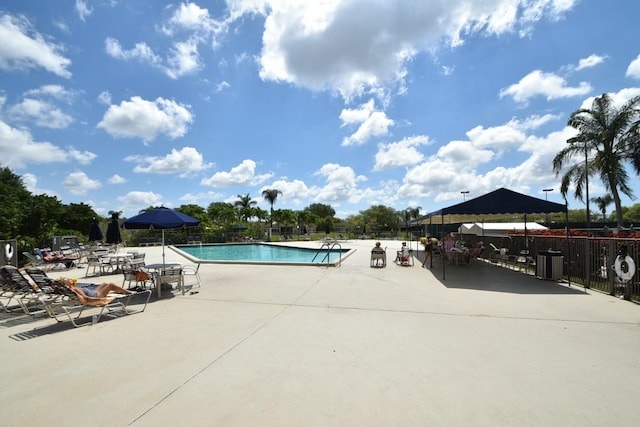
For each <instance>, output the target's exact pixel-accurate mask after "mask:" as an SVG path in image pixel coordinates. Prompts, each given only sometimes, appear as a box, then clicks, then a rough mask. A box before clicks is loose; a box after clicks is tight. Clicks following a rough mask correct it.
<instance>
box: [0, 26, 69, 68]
mask: <svg viewBox="0 0 640 427" xmlns="http://www.w3.org/2000/svg"><path fill="white" fill-rule="evenodd" d="M0 40H2V43H0V70H5V71H10V70H28V69H32V68H39V67H41V68H44V69H45V70H47V71H49V72H52V73H54V74H55V75H57V76H60V77H64V78H69V77H71V72H69V70H68V67H69V66H70V65H71V60H70V59H68V58H66V57H64V56H63V55H62V52H63V51H64V49H63V47H62V46H60V45H56V44H54V43H51V42H50V41H49V37H47V36H43V35H41V34H40V33H37V32H35V31H33V29H32V27H31V23H30V22H29V21H28V20H27V19H26V18H24V17H21V16H18V17H16V16H11V15H8V14H5V15H2V16H0Z"/></svg>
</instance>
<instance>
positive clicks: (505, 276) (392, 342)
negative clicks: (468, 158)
mask: <svg viewBox="0 0 640 427" xmlns="http://www.w3.org/2000/svg"><path fill="white" fill-rule="evenodd" d="M373 243H374V242H373V241H371V240H369V241H350V242H349V241H347V242H342V245H343V247H353V248H356V249H357V251H356V252H355V253H354V254H353V255H352V256H350V257H349V258H348V259H347V260H345V262H344V263H343V264H342V266H341V267H292V266H269V265H267V266H262V265H251V266H245V265H242V266H241V265H230V264H206V265H202V266H201V269H200V274H201V276H202V281H203V283H202V286H201V287H200V288H194V289H193V290H194V291H198V293H195V294H191V293H187V294H186V295H182V294H180V293H171V292H165V294H164V295H163V298H162V299H160V300H156V299H152V301H151V302H150V303H149V306H148V307H147V310H146V311H145V312H144V313H141V314H135V315H131V316H125V317H119V318H116V319H106V320H103V321H101V322H99V323H98V324H96V325H88V326H85V327H81V328H77V329H75V328H73V327H72V326H71V325H69V324H68V322H65V323H62V324H56V323H55V322H54V321H53V320H52V319H50V318H48V317H37V318H33V317H26V316H19V315H10V314H5V313H3V314H1V315H0V353H1V354H2V362H1V363H0V378H2V386H1V387H0V408H1V409H2V419H3V421H2V424H3V425H7V426H9V425H10V426H29V425H41V424H43V423H46V424H53V425H65V426H102V425H104V426H126V425H135V426H159V425H198V426H200V425H202V426H257V425H260V426H263V425H268V426H389V425H396V426H432V425H435V426H580V427H584V426H597V427H600V426H637V425H640V409H638V408H639V407H638V397H637V396H638V385H639V384H640V307H639V306H638V305H635V304H633V303H630V302H628V301H622V300H620V299H616V298H613V297H611V296H608V295H603V294H600V293H597V292H591V291H587V292H584V290H582V289H581V288H575V287H569V286H567V284H563V283H556V282H552V281H544V280H539V279H536V278H535V277H532V276H530V275H526V274H524V273H520V272H515V271H510V270H506V269H503V268H500V267H498V266H495V265H492V264H489V263H484V262H472V263H471V265H469V266H447V270H446V280H443V279H442V267H441V264H440V262H439V261H436V263H435V267H436V268H434V270H428V269H424V268H421V267H420V263H419V262H418V261H416V264H415V265H414V266H413V267H401V266H397V265H394V264H392V263H391V261H392V260H393V258H394V256H395V255H394V251H395V249H396V248H399V246H400V243H399V242H395V241H385V242H383V247H384V246H388V248H389V250H388V259H389V262H390V265H388V266H387V267H386V268H370V267H369V258H370V249H371V247H373ZM300 244H301V245H305V246H310V247H319V246H320V243H318V242H300ZM413 245H414V247H415V242H414V243H413ZM138 249H139V250H140V251H143V252H146V253H147V255H146V257H147V258H146V261H147V263H153V262H161V261H162V258H161V248H160V247H145V248H138ZM166 257H167V259H166V261H167V262H185V260H184V258H182V257H181V256H179V255H178V254H177V253H175V252H173V251H172V250H170V249H167V250H166ZM84 271H85V270H80V269H77V270H72V271H71V272H69V273H67V274H66V275H68V276H71V275H73V276H76V277H78V276H82V275H83V274H84ZM52 275H54V276H53V277H57V273H52ZM109 280H111V281H115V282H117V283H121V280H122V277H121V276H103V277H100V278H95V279H93V281H94V282H97V283H100V282H102V281H109ZM88 314H89V319H90V314H91V312H89V313H88Z"/></svg>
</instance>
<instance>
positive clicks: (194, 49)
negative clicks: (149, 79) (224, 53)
mask: <svg viewBox="0 0 640 427" xmlns="http://www.w3.org/2000/svg"><path fill="white" fill-rule="evenodd" d="M167 63H168V66H167V67H166V68H165V72H166V73H167V75H168V76H169V77H171V78H172V79H177V78H178V77H181V76H184V75H187V74H192V73H194V72H196V71H198V70H199V69H200V68H201V64H200V56H199V55H198V43H197V41H196V40H194V39H190V40H187V41H185V42H176V43H174V45H173V48H171V50H170V51H169V58H168V59H167Z"/></svg>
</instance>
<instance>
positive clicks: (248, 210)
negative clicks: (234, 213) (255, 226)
mask: <svg viewBox="0 0 640 427" xmlns="http://www.w3.org/2000/svg"><path fill="white" fill-rule="evenodd" d="M257 204H258V202H256V201H255V200H253V199H252V198H251V196H249V193H246V194H243V195H240V194H238V200H236V201H235V202H234V204H233V205H234V206H235V207H236V209H237V210H238V213H239V215H240V219H242V220H243V221H247V222H248V221H249V218H251V217H252V216H254V211H253V207H254V206H255V205H257Z"/></svg>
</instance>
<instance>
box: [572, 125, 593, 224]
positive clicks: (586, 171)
mask: <svg viewBox="0 0 640 427" xmlns="http://www.w3.org/2000/svg"><path fill="white" fill-rule="evenodd" d="M576 142H583V143H584V188H585V193H586V197H587V203H586V204H587V228H591V213H590V212H589V145H588V144H587V141H580V140H579V139H578V138H577V137H574V138H571V139H568V140H567V143H568V144H572V145H573V144H574V143H576Z"/></svg>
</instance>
